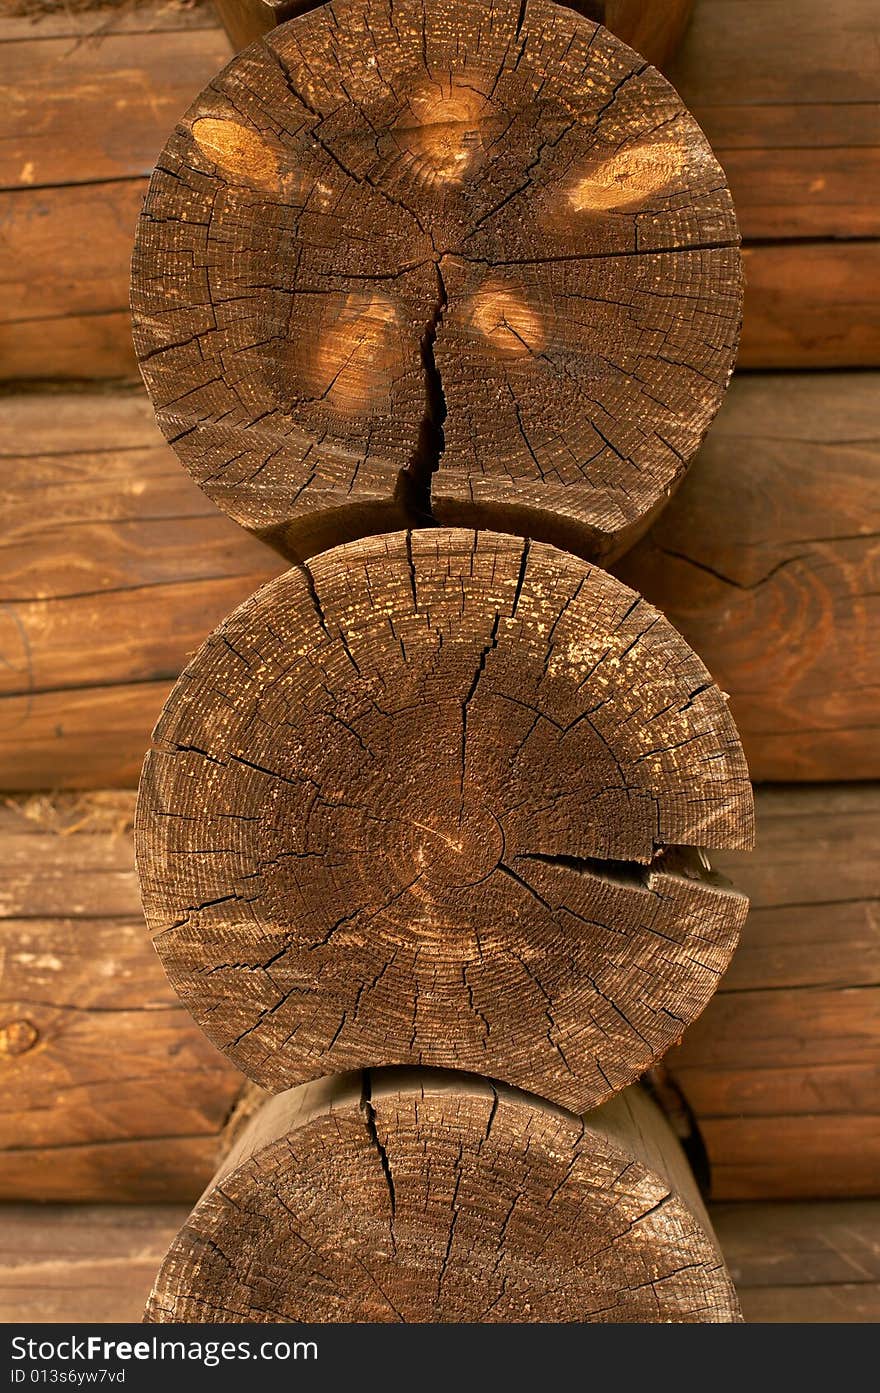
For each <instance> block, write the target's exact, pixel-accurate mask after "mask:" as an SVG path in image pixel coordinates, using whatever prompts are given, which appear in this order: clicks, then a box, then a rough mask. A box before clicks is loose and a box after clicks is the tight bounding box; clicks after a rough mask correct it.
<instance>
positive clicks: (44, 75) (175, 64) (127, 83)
mask: <svg viewBox="0 0 880 1393" xmlns="http://www.w3.org/2000/svg"><path fill="white" fill-rule="evenodd" d="M210 17H211V16H210V11H207V12H206V14H205V15H204V16H203V22H208V21H209V20H210ZM6 23H7V21H4V31H3V32H5V25H6ZM172 33H174V37H173V38H172V37H171V36H170V35H169V33H168V32H162V31H155V30H154V31H152V32H147V33H146V34H144V33H131V32H122V33H120V32H118V31H117V30H116V20H115V19H114V21H113V30H111V32H107V33H105V34H104V35H102V37H101V38H96V39H92V40H91V41H84V42H80V43H71V41H70V37H69V36H67V35H64V36H61V35H59V37H57V38H49V37H46V35H45V31H44V30H43V31H41V32H40V36H39V37H34V38H30V39H22V40H21V41H20V42H18V43H9V42H6V43H2V42H0V93H2V96H3V101H4V114H5V133H4V140H3V143H2V146H0V189H3V190H5V189H28V188H30V189H36V188H41V187H43V186H45V185H48V184H65V185H66V184H79V183H85V182H90V181H93V180H99V179H123V178H135V177H136V176H138V175H139V176H141V177H142V178H143V177H145V176H147V175H149V173H150V171H151V170H152V168H153V165H154V164H155V162H156V157H157V155H158V153H159V151H160V150H161V148H162V146H163V145H164V143H165V141H166V140H167V139H168V132H169V130H170V129H171V128H172V127H173V126H174V123H175V121H176V120H177V119H178V117H179V116H180V113H181V112H182V111H184V110H185V109H186V107H187V106H188V105H189V103H190V101H191V100H192V98H193V94H194V93H195V92H197V91H198V89H199V86H204V85H205V84H206V83H207V82H209V81H210V79H211V78H212V77H213V76H214V74H215V73H216V72H217V71H218V69H220V68H222V67H223V65H224V63H227V62H228V61H229V56H230V54H229V43H228V41H227V39H226V37H225V35H224V34H223V33H222V31H221V30H219V29H217V28H207V29H186V30H179V31H177V32H176V33H175V32H174V31H172ZM35 110H39V112H40V120H39V121H38V122H35V121H34V111H35ZM91 197H92V199H94V200H96V201H99V191H98V190H97V189H93V190H92V191H91ZM37 206H38V207H39V206H41V205H37ZM73 232H74V229H73V228H71V234H73ZM83 250H85V248H83Z"/></svg>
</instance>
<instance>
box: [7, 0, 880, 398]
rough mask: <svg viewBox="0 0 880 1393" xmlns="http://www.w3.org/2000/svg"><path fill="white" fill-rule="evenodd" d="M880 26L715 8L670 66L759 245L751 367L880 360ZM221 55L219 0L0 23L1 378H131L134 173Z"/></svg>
mask: <svg viewBox="0 0 880 1393" xmlns="http://www.w3.org/2000/svg"><path fill="white" fill-rule="evenodd" d="M667 8H668V7H667V6H664V7H663V10H664V12H665V11H666V9H667ZM193 26H201V27H200V28H198V27H193ZM206 26H211V27H206ZM612 27H613V26H612ZM96 29H97V30H98V31H99V32H97V33H92V31H94V30H96ZM166 31H167V32H166ZM175 31H176V32H175ZM875 31H876V4H875V0H838V3H837V5H836V7H835V23H834V24H833V25H829V23H828V15H827V7H826V6H824V5H822V4H820V3H817V0H701V3H700V5H699V6H698V7H697V10H696V14H695V18H694V21H693V24H692V25H691V27H690V29H689V31H688V33H687V35H686V37H685V41H684V43H683V45H682V48H681V54H680V57H679V59H678V60H677V61H676V62H675V64H674V66H673V67H672V68H671V69H670V73H669V75H670V77H671V79H672V81H673V85H674V86H675V87H676V89H677V90H678V91H679V92H680V94H681V97H682V99H683V101H684V103H685V105H686V106H687V107H688V108H689V109H690V110H691V111H692V112H693V113H694V115H695V116H696V118H697V120H698V121H699V123H700V125H701V126H702V127H703V129H704V130H705V132H706V134H707V136H708V138H709V140H710V143H711V144H712V146H713V149H714V150H715V151H716V154H717V155H718V158H719V161H720V163H721V165H722V166H723V168H724V170H725V172H726V176H727V179H728V181H729V183H730V188H731V191H732V193H733V197H734V202H735V205H736V209H737V216H738V219H739V222H740V226H741V228H742V233H743V237H744V238H746V240H747V242H749V241H750V242H751V245H750V246H749V247H748V264H747V271H748V287H747V290H746V306H745V324H744V337H743V343H742V348H741V352H740V357H739V362H740V364H741V365H742V366H746V367H750V368H759V367H761V366H766V365H767V364H768V363H769V364H771V365H772V366H774V367H814V366H815V367H821V366H833V367H842V366H848V365H852V366H870V365H877V364H878V363H880V244H878V242H877V240H876V239H877V238H878V236H880V215H878V209H880V205H878V201H877V199H876V198H874V197H873V190H874V188H875V186H876V183H877V178H876V177H875V171H876V170H877V169H878V161H880V102H878V100H877V95H878V90H880V78H878V70H877V62H878V51H877V49H876V45H875V44H874V37H875ZM83 35H85V36H87V41H86V42H70V39H71V38H74V39H76V38H79V37H81V36H83ZM4 40H5V42H4ZM635 47H636V48H637V49H638V48H639V43H636V44H635ZM226 50H227V40H226V38H225V36H224V35H223V33H222V31H221V30H220V29H219V28H218V27H217V26H216V23H215V17H214V13H213V10H212V9H211V8H210V7H209V6H200V7H199V8H198V9H197V10H195V11H188V10H187V11H182V10H180V9H172V8H169V6H168V5H167V4H165V5H163V4H161V3H160V4H158V5H156V6H155V7H153V6H150V5H146V4H139V5H138V6H137V8H136V10H134V11H133V12H132V13H129V12H128V10H127V9H122V10H114V11H112V12H109V13H108V12H106V11H105V12H102V13H101V14H100V15H96V14H92V15H89V14H85V15H83V14H73V13H69V12H68V11H67V10H60V11H59V12H58V13H57V14H56V13H52V14H46V15H42V16H40V17H39V18H38V19H34V18H27V19H18V20H16V19H14V18H7V19H4V21H3V25H2V28H0V87H2V88H3V89H4V90H3V96H4V101H5V103H6V107H5V110H4V115H5V117H6V125H7V127H8V129H9V134H10V139H9V140H7V141H4V142H3V143H2V147H0V182H2V184H3V186H4V187H5V188H8V189H9V190H10V191H13V190H14V192H8V193H7V192H0V221H2V226H3V231H4V239H5V240H4V248H3V250H4V262H5V266H4V275H3V276H2V277H0V338H2V353H0V378H2V380H5V381H9V380H14V379H21V378H35V379H42V380H45V379H57V378H65V379H71V378H74V379H76V378H80V379H82V378H90V377H99V378H113V377H120V376H122V375H125V374H132V373H135V372H136V361H135V357H134V351H133V348H132V345H131V327H130V323H129V317H128V275H129V262H130V259H131V237H132V234H133V229H134V223H135V219H136V216H137V210H138V208H139V206H140V203H141V201H142V200H143V195H144V192H145V189H146V180H145V179H144V180H140V179H136V178H135V177H134V176H137V175H147V174H148V173H149V170H150V168H151V167H152V165H153V162H154V161H155V158H156V153H157V151H158V150H159V148H160V146H161V143H162V141H163V140H164V139H165V137H166V135H167V132H168V129H169V128H170V125H171V122H172V120H173V119H174V118H175V117H176V116H177V114H178V113H179V112H181V111H183V110H184V109H185V107H186V105H187V103H189V102H190V101H191V100H192V99H193V96H194V95H195V93H196V92H198V90H199V89H200V88H201V87H202V86H203V85H204V83H205V82H207V81H208V80H209V79H210V77H211V74H212V73H214V72H216V70H217V68H218V67H219V65H220V64H221V62H222V61H223V57H222V55H223V53H224V52H225V51H226ZM640 51H641V50H640ZM212 55H213V57H212ZM649 56H650V55H649ZM805 72H809V73H810V75H811V80H810V82H809V83H808V84H805V83H804V80H803V75H804V73H805ZM37 108H38V109H39V111H40V120H39V122H38V123H36V124H35V123H34V121H33V119H32V113H33V111H34V110H35V109H37ZM108 180H110V181H112V182H111V183H107V182H106V181H108ZM128 180H130V181H131V182H130V185H127V184H126V182H125V181H128ZM95 181H101V182H95ZM70 183H76V184H81V185H87V186H88V187H87V188H83V189H80V190H79V191H76V190H70V189H68V188H65V187H63V186H61V187H54V188H47V187H45V185H47V184H56V185H63V184H70ZM41 185H42V186H44V187H40V186H41ZM755 239H759V240H757V241H756V240H755ZM768 239H778V240H776V241H773V240H768ZM820 239H823V240H820ZM853 239H856V240H853ZM869 239H874V240H869ZM86 282H89V283H90V284H91V285H92V286H93V287H94V289H93V292H92V295H91V305H90V306H86V307H85V308H84V307H83V305H82V295H81V287H82V286H83V285H84V284H85V283H86Z"/></svg>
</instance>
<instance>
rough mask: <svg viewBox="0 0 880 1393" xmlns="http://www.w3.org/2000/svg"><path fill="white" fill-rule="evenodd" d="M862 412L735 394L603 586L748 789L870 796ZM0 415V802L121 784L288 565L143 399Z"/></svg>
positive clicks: (786, 385)
mask: <svg viewBox="0 0 880 1393" xmlns="http://www.w3.org/2000/svg"><path fill="white" fill-rule="evenodd" d="M877 400H878V391H877V385H876V381H875V379H874V378H873V377H872V376H870V375H861V374H853V375H834V376H827V377H823V378H815V377H810V376H803V377H799V376H786V377H777V376H773V377H754V378H738V379H736V380H735V381H734V383H733V385H732V387H731V390H730V392H729V393H728V400H727V402H726V403H725V407H724V408H723V410H722V411H721V413H720V415H719V417H718V419H717V421H716V423H715V426H714V428H713V430H712V432H711V433H710V436H709V438H708V440H707V441H706V443H705V444H704V446H703V449H702V451H701V452H700V455H699V456H698V458H697V460H696V462H695V464H694V466H693V467H692V469H691V472H690V475H689V478H688V479H687V481H686V482H685V485H684V487H683V489H682V490H681V491H680V493H679V494H678V495H677V496H676V498H675V499H674V500H673V502H672V504H671V505H670V507H669V508H668V509H667V510H666V512H665V514H664V515H663V517H662V518H661V519H660V520H659V522H658V523H657V524H656V525H655V529H654V532H653V534H652V535H651V537H650V539H648V540H646V541H645V542H643V543H641V544H640V546H639V547H638V548H637V549H636V550H635V551H634V552H633V553H631V554H630V556H629V557H628V558H627V560H626V561H625V562H624V563H623V565H622V567H621V568H620V574H621V575H622V577H623V578H624V579H625V580H626V581H627V582H628V583H629V584H631V585H632V586H633V587H634V588H636V589H638V590H640V591H641V592H642V593H643V594H645V595H646V597H647V598H648V599H649V600H651V602H652V603H654V604H656V605H657V606H658V607H659V608H661V609H662V610H664V612H666V613H668V614H669V615H670V617H671V619H672V621H673V623H674V624H675V625H676V627H677V628H679V629H680V630H681V631H682V633H683V634H684V636H685V637H686V638H687V639H688V641H689V643H690V644H691V646H692V647H693V648H694V649H695V650H696V651H697V652H698V653H699V654H700V655H701V656H702V657H703V659H704V661H705V662H706V664H707V666H708V667H709V670H710V672H712V674H713V675H714V676H715V677H716V678H717V680H718V681H719V683H720V684H721V686H722V688H723V689H724V690H725V691H727V692H729V693H730V694H731V698H732V710H733V713H734V716H735V718H736V720H737V722H738V724H739V727H740V730H741V732H742V734H743V737H744V741H745V746H746V752H747V755H748V758H749V761H750V766H751V771H752V776H753V777H754V778H756V779H758V780H767V779H805V780H810V779H813V780H815V779H832V780H833V779H839V778H842V777H849V778H866V777H878V776H880V753H878V746H877V740H876V729H875V727H876V714H875V712H876V690H877V687H878V685H880V639H878V634H880V625H878V623H877V619H876V616H877V607H878V598H877V591H878V585H877V582H876V567H877V557H878V543H877V539H876V537H875V536H874V535H873V534H872V533H871V531H870V530H869V529H870V528H871V526H872V522H871V517H872V515H876V514H877V511H878V504H877V503H876V502H875V501H874V500H875V498H876V492H877V488H878V481H880V454H878V441H880V411H878V406H877ZM4 411H5V414H6V420H7V422H8V423H9V428H8V431H7V433H6V436H5V438H4V440H3V441H2V442H0V460H2V464H3V482H2V483H0V499H2V504H3V509H4V516H5V517H6V518H7V519H8V522H7V526H6V529H5V532H4V536H3V537H2V539H0V561H2V566H0V571H2V574H3V577H4V579H3V581H2V582H0V601H3V602H4V605H5V608H4V610H3V612H2V617H0V652H2V655H3V659H4V663H3V667H2V670H0V671H2V681H0V716H2V723H0V788H46V787H58V786H63V787H89V786H96V785H98V784H100V785H103V786H108V785H123V786H125V785H128V786H131V785H132V784H133V783H134V782H135V781H136V779H137V773H138V770H139V768H140V764H141V761H142V758H143V753H144V750H145V748H146V745H147V742H148V739H149V733H150V730H151V728H152V725H153V723H154V721H155V719H156V717H157V716H158V713H159V710H160V709H161V706H162V703H163V701H164V699H165V696H166V695H167V692H168V690H169V688H170V686H171V684H172V682H173V681H174V679H175V678H176V677H177V675H178V674H179V672H180V670H181V668H182V667H183V665H184V663H185V662H186V659H187V656H188V654H189V653H190V652H191V651H192V650H194V649H195V648H196V647H197V646H198V644H199V643H200V642H201V640H202V639H203V638H204V637H205V635H206V634H207V633H208V632H209V631H210V630H211V628H212V627H213V626H214V625H215V624H217V623H218V622H219V621H220V619H221V618H222V617H223V616H224V615H225V614H226V613H227V612H228V611H229V610H230V609H231V608H233V607H234V606H235V604H237V603H238V602H240V601H241V600H243V599H245V598H246V597H247V596H248V595H249V594H250V593H251V592H252V591H253V590H255V589H256V588H257V587H258V586H259V585H260V584H262V583H263V582H264V581H266V580H268V579H270V578H271V577H272V576H273V575H277V574H278V573H279V572H280V571H281V570H282V569H283V562H282V561H281V560H280V559H279V558H276V557H275V556H274V554H273V553H272V552H270V551H269V549H268V548H266V547H264V546H262V545H261V544H260V543H258V542H256V541H253V540H251V539H249V538H248V537H246V536H245V534H244V533H243V532H242V531H241V530H240V529H239V528H237V527H235V526H234V524H232V523H231V522H229V521H228V520H227V519H225V518H223V517H222V516H221V515H220V514H219V513H217V512H216V510H215V509H214V508H213V506H212V505H211V504H210V503H209V502H208V500H207V499H205V498H204V497H203V495H202V494H201V493H200V491H199V490H198V489H197V488H196V486H195V484H193V482H192V481H191V480H190V479H189V478H188V476H187V475H186V473H185V471H184V470H183V469H182V468H181V467H180V465H179V464H178V463H177V462H176V460H175V459H174V457H173V455H172V454H171V452H170V450H168V448H167V447H166V446H165V445H164V444H163V442H162V441H161V438H160V437H159V434H158V432H157V430H156V428H155V424H154V422H153V420H152V415H151V412H150V408H149V405H148V403H147V402H146V400H145V399H144V398H143V397H142V396H141V395H139V394H122V393H115V392H114V393H107V394H94V393H92V394H83V395H79V394H77V395H70V394H60V395H58V396H54V397H53V398H52V409H51V410H48V411H47V409H46V404H45V400H44V399H43V398H41V397H40V396H38V395H33V396H16V397H11V398H7V400H6V401H5V403H4ZM840 441H844V442H846V443H845V444H843V445H841V444H839V443H838V442H840ZM832 471H833V477H834V480H835V487H834V490H833V491H830V490H829V489H828V487H827V481H828V478H829V477H831V474H832ZM731 517H735V518H736V519H737V526H736V528H731V527H730V526H729V519H730V518H731ZM721 614H723V615H725V616H726V617H727V618H726V622H724V623H723V624H721V623H719V615H721ZM157 617H160V622H157ZM792 633H796V634H797V636H798V640H797V643H793V642H791V635H792ZM842 672H844V673H846V674H847V681H846V682H845V683H843V682H841V676H840V675H841V673H842ZM135 679H137V680H135Z"/></svg>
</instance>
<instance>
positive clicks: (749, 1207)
mask: <svg viewBox="0 0 880 1393" xmlns="http://www.w3.org/2000/svg"><path fill="white" fill-rule="evenodd" d="M711 1213H712V1222H713V1224H714V1225H715V1230H716V1233H717V1235H718V1238H719V1240H720V1242H721V1247H722V1251H723V1252H724V1256H725V1258H726V1259H727V1262H728V1265H729V1267H730V1275H731V1276H732V1277H733V1279H734V1281H735V1282H736V1289H737V1292H738V1294H739V1296H740V1298H741V1300H742V1306H743V1315H744V1316H745V1319H746V1321H749V1322H751V1321H760V1322H762V1323H788V1324H791V1323H813V1322H820V1323H829V1322H847V1323H861V1322H872V1323H876V1322H877V1321H880V1202H878V1201H877V1200H873V1201H871V1200H861V1201H837V1202H836V1203H831V1204H821V1203H813V1204H725V1205H714V1206H713V1207H712V1211H711Z"/></svg>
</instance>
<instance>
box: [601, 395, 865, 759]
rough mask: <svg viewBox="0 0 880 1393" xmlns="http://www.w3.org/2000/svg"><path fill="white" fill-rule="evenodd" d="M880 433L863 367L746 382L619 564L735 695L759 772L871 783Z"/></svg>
mask: <svg viewBox="0 0 880 1393" xmlns="http://www.w3.org/2000/svg"><path fill="white" fill-rule="evenodd" d="M878 442H880V390H878V383H877V380H876V378H875V377H874V376H873V375H870V374H865V375H852V376H837V375H834V376H830V375H829V376H810V375H803V376H788V377H772V376H767V377H754V378H740V379H738V380H737V381H736V382H735V383H734V384H733V388H732V390H731V392H730V393H729V397H728V401H727V402H726V404H725V409H724V410H723V411H722V412H721V413H720V415H719V418H718V420H717V422H716V424H715V427H714V429H713V430H712V432H711V434H710V436H709V438H708V440H707V441H706V443H705V445H704V446H703V449H702V450H701V452H700V458H699V461H698V463H697V465H696V466H695V468H694V470H693V471H692V473H691V476H690V478H689V479H688V480H686V482H685V485H684V487H683V488H682V490H681V492H680V493H679V494H678V496H677V497H676V498H675V499H674V500H673V502H672V504H671V505H670V507H669V509H668V510H667V512H666V513H665V514H664V515H663V517H662V518H660V519H659V521H658V522H657V523H656V524H655V526H654V528H653V530H652V532H651V533H650V535H649V537H648V538H646V539H645V541H644V542H642V543H641V544H640V545H639V546H638V547H637V548H636V549H635V550H634V551H633V552H632V553H631V554H630V555H629V556H628V557H627V558H626V559H625V560H624V561H623V562H622V563H621V564H620V565H619V567H618V568H617V569H618V574H619V575H620V576H621V577H622V578H623V579H624V580H625V581H626V583H627V584H628V585H631V586H633V588H634V589H637V590H638V591H639V592H640V593H641V594H644V595H645V597H646V598H647V599H648V600H650V601H651V602H652V603H653V604H656V605H657V607H658V608H659V609H661V610H663V612H664V613H665V614H667V615H668V616H669V618H670V619H671V621H672V623H673V624H674V625H675V626H676V627H677V628H678V629H680V630H681V632H682V634H683V635H684V637H685V638H686V639H687V640H688V642H689V643H690V644H691V645H692V646H693V648H694V649H695V650H696V652H698V653H699V654H700V656H701V658H703V660H704V661H705V663H706V666H707V667H708V668H709V671H710V672H711V673H712V675H713V676H714V677H715V678H716V680H717V681H718V683H719V685H720V686H721V688H722V690H724V691H726V692H729V693H730V698H731V710H732V711H733V714H734V716H735V718H736V721H737V724H738V726H739V729H740V732H741V734H742V737H743V743H744V745H745V750H746V755H747V757H748V759H749V764H750V768H751V770H752V773H753V776H754V777H755V778H757V779H761V780H768V779H783V780H784V779H840V778H843V777H848V778H858V779H870V778H875V779H876V778H880V738H878V721H877V711H878V701H880V583H878V581H880V574H878V572H880V536H878V519H880V448H878ZM829 481H833V487H832V486H831V485H830V482H829Z"/></svg>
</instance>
